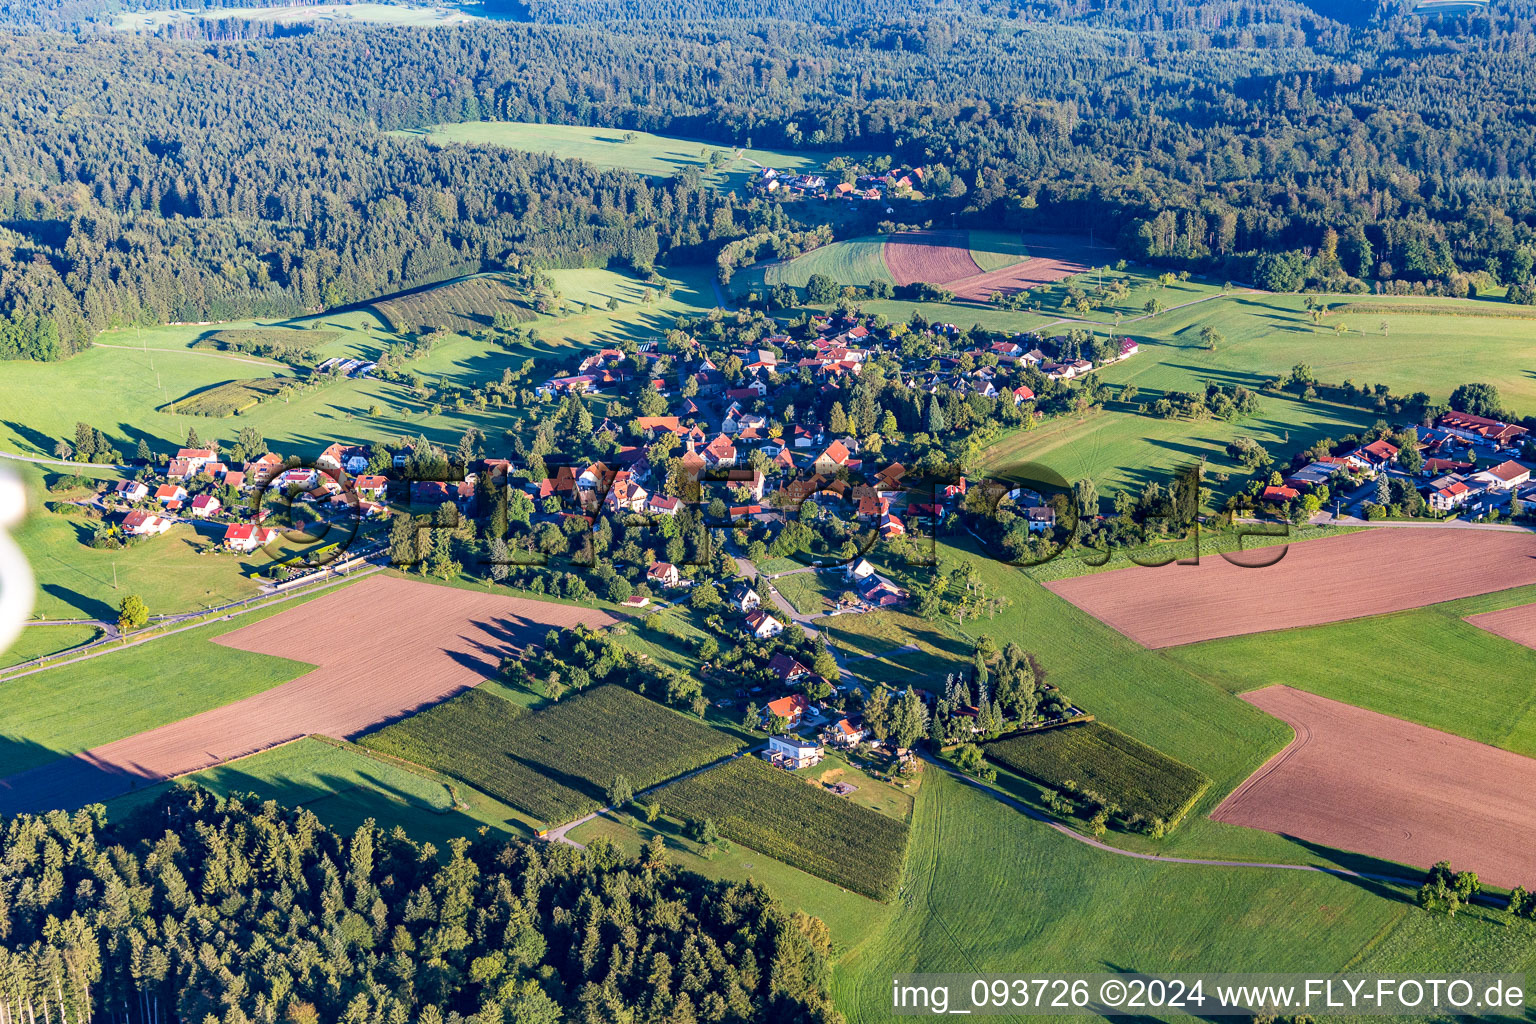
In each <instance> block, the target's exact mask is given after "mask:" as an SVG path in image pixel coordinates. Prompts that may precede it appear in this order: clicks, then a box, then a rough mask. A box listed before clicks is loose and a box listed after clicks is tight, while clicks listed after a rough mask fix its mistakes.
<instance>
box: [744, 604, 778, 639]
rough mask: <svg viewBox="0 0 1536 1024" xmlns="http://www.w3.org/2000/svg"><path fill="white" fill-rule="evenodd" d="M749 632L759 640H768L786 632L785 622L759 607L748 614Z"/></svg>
mask: <svg viewBox="0 0 1536 1024" xmlns="http://www.w3.org/2000/svg"><path fill="white" fill-rule="evenodd" d="M747 632H748V633H751V634H752V635H753V636H754V637H756V638H757V639H759V640H767V639H768V638H769V637H775V636H778V635H779V634H780V633H782V632H784V623H782V622H780V621H779V620H778V619H776V618H774V617H773V616H772V615H769V614H768V613H767V612H765V611H763V610H762V609H761V608H759V609H758V610H757V611H755V612H752V613H751V614H749V615H748V616H747Z"/></svg>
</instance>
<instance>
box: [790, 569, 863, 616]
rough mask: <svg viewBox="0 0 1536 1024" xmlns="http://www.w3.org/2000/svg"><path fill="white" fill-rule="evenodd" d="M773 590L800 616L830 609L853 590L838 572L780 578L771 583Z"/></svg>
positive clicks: (800, 573)
mask: <svg viewBox="0 0 1536 1024" xmlns="http://www.w3.org/2000/svg"><path fill="white" fill-rule="evenodd" d="M773 588H774V589H775V590H777V591H778V592H779V593H780V594H783V595H784V599H785V600H786V601H788V602H789V603H790V604H792V605H794V606H795V611H797V612H799V613H800V614H802V615H815V614H816V613H818V612H824V611H827V610H829V609H831V608H832V607H834V606H835V605H836V604H837V599H838V598H839V597H840V596H842V593H843V592H844V591H845V590H851V589H853V587H852V585H851V584H849V583H848V582H847V581H845V580H844V579H843V574H842V573H841V572H839V571H833V572H797V573H795V574H794V575H792V576H780V577H779V578H778V579H776V580H774V581H773Z"/></svg>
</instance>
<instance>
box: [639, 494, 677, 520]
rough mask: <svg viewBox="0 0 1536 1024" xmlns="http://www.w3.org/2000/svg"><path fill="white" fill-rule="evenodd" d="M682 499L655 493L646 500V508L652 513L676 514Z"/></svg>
mask: <svg viewBox="0 0 1536 1024" xmlns="http://www.w3.org/2000/svg"><path fill="white" fill-rule="evenodd" d="M681 504H682V501H681V500H680V499H678V498H669V497H667V496H666V495H665V494H653V495H651V496H650V498H649V499H647V500H646V503H645V510H646V511H647V512H649V513H651V514H652V515H658V516H675V515H677V510H678V507H679V506H680V505H681Z"/></svg>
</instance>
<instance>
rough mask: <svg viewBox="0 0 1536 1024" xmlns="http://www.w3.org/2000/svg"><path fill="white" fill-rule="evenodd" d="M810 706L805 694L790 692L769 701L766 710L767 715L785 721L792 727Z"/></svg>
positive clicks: (797, 723)
mask: <svg viewBox="0 0 1536 1024" xmlns="http://www.w3.org/2000/svg"><path fill="white" fill-rule="evenodd" d="M810 706H811V702H810V701H809V700H807V699H806V697H805V694H803V693H792V694H790V695H789V696H788V697H780V698H779V699H778V700H771V701H769V702H768V707H767V709H766V710H767V712H768V714H769V715H772V716H776V717H778V718H782V719H784V720H785V721H787V722H788V723H789V727H790V728H791V729H793V728H794V727H795V726H797V725H799V724H800V718H801V716H803V715H804V714H805V712H806V710H807V709H808V708H810Z"/></svg>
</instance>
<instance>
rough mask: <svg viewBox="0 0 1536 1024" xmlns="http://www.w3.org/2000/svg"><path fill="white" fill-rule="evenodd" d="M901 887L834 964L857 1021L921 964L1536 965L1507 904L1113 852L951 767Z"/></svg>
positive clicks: (929, 801)
mask: <svg viewBox="0 0 1536 1024" xmlns="http://www.w3.org/2000/svg"><path fill="white" fill-rule="evenodd" d="M931 774H934V775H936V776H937V773H931ZM903 889H904V891H905V893H906V894H907V895H906V898H904V899H903V900H902V901H901V902H900V903H898V904H896V905H895V906H894V908H893V912H892V913H891V915H890V917H889V918H888V919H887V920H886V921H885V923H884V924H882V925H881V926H880V927H879V928H878V929H877V930H876V931H874V932H873V933H872V934H871V935H870V936H869V937H868V938H866V939H865V940H864V941H862V942H861V943H859V944H858V945H857V946H856V947H854V948H852V949H851V950H850V951H848V952H847V953H846V954H844V955H843V956H842V957H841V959H840V960H839V961H838V964H837V966H836V970H835V971H834V973H833V994H834V997H835V998H836V1001H837V1005H838V1008H839V1009H841V1010H842V1011H843V1012H844V1013H846V1014H847V1016H848V1019H849V1020H850V1021H851V1022H853V1024H874V1022H879V1021H886V1020H889V1019H890V988H891V976H892V975H893V974H902V973H909V972H934V973H965V974H970V973H977V972H982V973H985V972H999V973H1017V971H1018V967H1017V965H1018V964H1021V963H1026V964H1033V965H1036V966H1037V967H1038V968H1040V969H1041V970H1046V971H1049V972H1051V973H1070V972H1073V971H1085V972H1086V971H1106V970H1127V971H1130V970H1134V971H1145V972H1173V971H1312V972H1321V973H1333V972H1336V971H1341V970H1343V969H1345V968H1346V966H1347V967H1348V969H1349V970H1351V971H1372V970H1388V969H1396V970H1409V969H1417V970H1421V971H1432V970H1435V969H1438V968H1439V967H1441V966H1443V965H1444V964H1447V963H1456V964H1461V963H1468V964H1471V963H1476V964H1478V965H1479V966H1480V967H1483V968H1484V969H1491V966H1492V965H1497V966H1498V968H1499V969H1501V970H1512V971H1524V970H1528V969H1530V968H1531V967H1532V966H1536V944H1533V943H1532V941H1531V940H1532V938H1533V937H1536V928H1532V926H1530V925H1529V924H1527V923H1524V922H1509V921H1508V920H1507V919H1506V918H1505V917H1504V915H1502V914H1500V913H1498V912H1495V911H1491V910H1484V909H1472V910H1468V911H1465V912H1463V913H1462V914H1458V915H1457V916H1456V917H1455V918H1447V917H1443V916H1431V915H1429V914H1427V913H1424V912H1423V911H1420V910H1418V909H1417V908H1416V907H1414V906H1413V905H1412V902H1411V901H1412V894H1411V893H1409V892H1405V891H1403V890H1400V889H1395V888H1392V887H1389V886H1383V885H1377V884H1375V883H1371V882H1358V881H1347V880H1344V879H1339V878H1333V877H1329V876H1326V875H1321V874H1305V873H1301V872H1284V871H1275V872H1270V871H1261V870H1229V869H1220V868H1208V867H1201V866H1197V865H1189V864H1164V863H1156V862H1149V861H1139V860H1132V859H1130V858H1125V857H1117V856H1114V855H1111V854H1106V853H1103V852H1101V851H1097V850H1093V849H1091V848H1089V847H1086V846H1083V845H1082V844H1080V843H1078V842H1075V841H1073V840H1071V839H1069V838H1067V837H1064V836H1061V835H1059V834H1057V833H1056V832H1054V831H1052V830H1051V829H1049V828H1046V827H1045V826H1043V825H1041V824H1039V823H1038V822H1033V821H1030V820H1028V819H1027V818H1025V817H1024V816H1023V815H1019V814H1015V813H1012V812H1008V811H1006V810H1005V809H1003V808H1002V807H1000V806H999V805H998V804H997V803H996V802H995V801H993V800H992V799H991V798H990V797H988V796H987V795H985V794H984V793H981V792H979V791H977V790H975V789H973V788H971V787H969V786H966V785H964V784H962V783H959V782H956V781H954V780H953V779H950V778H948V777H935V778H930V779H928V780H926V781H925V782H924V783H923V789H922V791H921V792H920V793H919V795H918V799H917V807H916V810H915V813H914V821H913V827H912V842H911V849H910V850H909V852H908V854H907V870H906V874H905V880H904V883H903ZM1474 951H1475V952H1474ZM1464 952H1472V953H1473V955H1472V956H1470V957H1469V958H1468V959H1465V960H1463V959H1461V958H1460V957H1461V955H1462V954H1463V953H1464Z"/></svg>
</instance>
